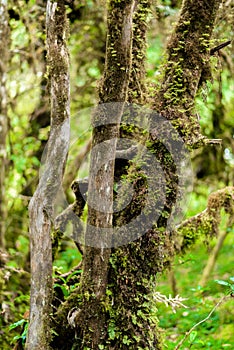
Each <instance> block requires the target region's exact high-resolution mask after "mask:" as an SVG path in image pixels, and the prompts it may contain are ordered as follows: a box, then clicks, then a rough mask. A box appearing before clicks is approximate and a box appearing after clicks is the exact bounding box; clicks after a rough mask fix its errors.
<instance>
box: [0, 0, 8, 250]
mask: <svg viewBox="0 0 234 350" xmlns="http://www.w3.org/2000/svg"><path fill="white" fill-rule="evenodd" d="M8 47H9V27H8V10H7V1H3V0H1V1H0V52H1V63H0V218H1V219H0V249H1V248H3V249H4V247H5V225H6V222H5V219H6V205H7V201H6V198H5V175H6V161H7V150H6V138H7V129H8V127H7V125H8V121H7V90H6V75H7V63H8Z"/></svg>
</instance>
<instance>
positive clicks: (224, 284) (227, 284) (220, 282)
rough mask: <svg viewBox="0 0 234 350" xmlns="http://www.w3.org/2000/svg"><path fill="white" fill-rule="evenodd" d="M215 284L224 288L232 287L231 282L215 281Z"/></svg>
mask: <svg viewBox="0 0 234 350" xmlns="http://www.w3.org/2000/svg"><path fill="white" fill-rule="evenodd" d="M215 282H216V283H218V284H222V285H223V286H228V287H231V284H230V283H229V282H226V281H222V280H215Z"/></svg>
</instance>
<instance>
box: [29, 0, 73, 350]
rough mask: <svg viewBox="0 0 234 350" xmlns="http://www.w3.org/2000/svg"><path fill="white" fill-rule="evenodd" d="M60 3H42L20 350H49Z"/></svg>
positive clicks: (58, 176)
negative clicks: (38, 134) (40, 119)
mask: <svg viewBox="0 0 234 350" xmlns="http://www.w3.org/2000/svg"><path fill="white" fill-rule="evenodd" d="M67 26H68V24H67V18H66V8H65V2H64V1H62V0H61V1H57V2H53V1H50V0H49V1H48V2H47V17H46V28H47V59H48V73H49V79H50V93H51V129H50V138H49V142H48V149H47V156H46V160H45V164H44V168H43V172H42V174H41V177H40V180H39V184H38V187H37V190H36V192H35V194H34V196H33V198H32V199H31V201H30V206H29V216H30V251H31V295H30V322H29V330H28V337H27V343H26V348H27V349H30V350H34V349H35V350H36V349H38V350H39V349H40V350H41V349H45V350H46V349H50V341H51V337H52V334H51V329H50V317H51V312H52V310H51V305H52V294H53V283H52V243H51V226H52V219H53V204H54V201H55V199H56V195H57V193H58V191H59V189H60V187H61V184H62V177H63V173H64V167H65V163H66V158H67V152H68V147H69V116H70V85H69V57H68V51H67V46H66V38H67V29H68V28H67Z"/></svg>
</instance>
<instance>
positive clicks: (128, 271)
mask: <svg viewBox="0 0 234 350" xmlns="http://www.w3.org/2000/svg"><path fill="white" fill-rule="evenodd" d="M220 3H221V1H220V0H211V1H209V2H208V1H202V0H200V1H196V2H195V1H191V0H185V1H184V2H183V5H182V10H181V14H180V17H179V20H178V23H177V26H176V28H175V30H174V32H173V34H172V36H171V39H170V41H169V43H168V47H167V63H166V64H165V66H164V67H163V75H162V78H161V79H162V82H161V86H160V89H158V90H157V91H155V99H154V103H153V108H154V109H155V110H156V111H157V112H160V113H162V115H163V116H164V118H165V119H168V120H169V121H171V122H172V124H173V125H174V126H175V128H176V129H177V131H178V132H179V134H180V136H182V138H183V140H184V142H185V143H186V144H187V145H188V146H191V147H197V146H199V145H200V144H202V136H201V135H200V129H199V124H198V121H197V119H196V117H195V115H194V114H193V106H194V99H195V96H196V93H197V90H198V88H199V85H200V84H201V83H202V82H203V81H204V80H205V79H206V78H207V77H209V53H210V48H209V40H210V38H211V34H212V30H213V27H214V22H215V17H216V14H217V11H218V8H219V5H220ZM108 10H109V12H108V36H107V37H108V40H107V55H106V66H105V72H104V76H103V79H102V82H101V86H100V89H99V101H100V102H105V103H109V102H125V101H126V100H127V98H128V99H129V101H130V102H135V101H137V100H138V99H139V101H140V102H141V103H142V102H144V101H145V96H144V95H145V86H144V84H143V82H142V80H143V79H144V59H145V51H144V50H145V33H146V17H147V14H148V11H149V3H148V2H147V1H145V0H144V1H143V0H142V1H136V2H134V1H130V0H129V1H127V0H125V1H124V0H123V1H114V0H111V1H110V3H109V9H108ZM133 12H134V13H133ZM126 23H127V24H128V25H126ZM132 23H134V26H132ZM124 28H126V29H127V30H128V32H127V33H125V36H124V40H123V37H122V34H123V33H124ZM132 28H134V30H133V29H132ZM132 33H133V35H134V37H133V40H132V39H131V37H132ZM126 40H127V41H126ZM126 43H128V45H126ZM138 50H140V52H137V51H138ZM119 67H121V68H123V69H119ZM130 69H131V74H129V70H130ZM136 77H138V78H140V82H139V81H138V80H137V79H136ZM102 112H103V114H101V115H100V114H99V115H95V116H94V121H95V120H96V119H95V118H97V117H98V118H100V119H103V120H104V121H105V114H104V112H105V109H103V110H102ZM115 115H117V116H119V117H120V116H121V107H120V109H117V111H116V113H115ZM156 121H157V120H156ZM156 121H154V120H152V125H154V123H155V122H156ZM119 122H120V119H118V118H117V119H115V123H113V125H109V126H108V127H103V126H98V127H94V132H93V146H96V145H98V144H99V143H101V142H104V141H105V140H109V139H110V138H113V137H119ZM104 124H105V123H104ZM94 126H95V125H94ZM154 127H155V133H152V134H150V135H148V141H149V144H150V149H151V151H152V152H153V153H154V154H155V155H156V157H157V159H158V160H159V162H160V165H161V167H162V169H163V172H164V175H165V179H166V191H165V192H166V196H165V204H164V208H163V210H162V213H161V215H160V216H159V218H158V220H157V222H154V223H153V225H152V227H151V228H150V229H148V230H147V232H146V233H145V234H144V235H143V236H142V237H140V238H138V239H137V240H135V241H134V242H131V243H128V244H127V245H125V246H122V247H119V248H111V249H110V248H109V247H108V248H105V246H103V247H100V248H97V247H96V248H95V247H90V246H86V249H85V253H84V257H83V274H82V276H81V282H80V286H79V287H78V288H77V289H76V290H75V291H74V292H73V293H72V294H71V295H70V296H69V297H68V298H67V300H66V301H65V302H64V303H62V304H61V305H60V307H59V308H58V311H57V312H56V313H55V315H54V321H55V322H54V328H55V331H56V332H57V333H59V334H58V336H56V337H54V340H53V342H52V348H53V349H63V350H65V349H67V350H68V349H81V350H82V349H95V350H96V349H105V350H107V349H108V350H121V349H122V350H123V349H124V350H125V349H126V350H127V349H130V350H131V349H132V350H135V349H139V350H140V349H152V350H161V349H162V348H163V345H162V343H161V339H160V331H159V330H158V327H157V317H156V307H155V301H154V291H155V288H156V276H157V273H158V272H160V271H162V270H163V269H164V268H165V267H167V266H168V265H169V262H170V260H171V258H172V257H173V255H174V254H175V250H176V248H178V247H179V244H178V247H177V246H176V241H177V238H178V237H177V236H176V232H173V230H171V228H170V225H168V221H169V220H170V217H171V215H172V211H173V207H174V205H175V203H176V201H177V195H178V176H177V175H176V165H175V163H174V162H173V159H172V156H171V155H170V152H169V150H168V149H166V147H164V146H163V145H162V144H161V143H160V142H159V141H158V140H157V138H156V137H155V135H157V125H154ZM175 146H176V143H175ZM115 148H116V143H113V144H112V145H111V147H110V148H109V150H106V153H105V156H106V158H107V159H112V158H114V156H115ZM110 155H112V157H110ZM95 157H96V155H95V152H94V151H93V154H92V156H91V173H90V178H89V188H88V195H89V196H90V197H89V198H92V197H91V196H92V193H91V192H92V191H94V190H95V188H94V187H92V186H94V184H93V181H92V180H93V179H94V174H93V173H92V172H94V171H95V164H96V163H95V160H96V158H95ZM129 169H130V171H129V173H130V176H129V177H128V179H129V180H130V181H132V182H133V183H134V186H135V192H134V195H133V198H132V201H131V205H129V206H128V208H127V210H123V211H122V212H121V213H120V214H118V215H112V214H111V215H105V214H103V212H104V211H100V212H97V211H96V212H95V211H94V210H92V208H91V207H90V208H89V214H88V215H89V217H88V223H89V224H93V226H96V227H103V226H104V227H111V226H113V225H117V226H118V225H119V226H121V224H122V225H124V224H125V223H126V222H128V220H131V218H132V215H133V213H134V212H135V213H138V212H139V211H141V209H142V207H144V205H145V203H144V200H145V195H146V193H147V181H146V179H145V178H144V177H143V176H142V174H141V172H140V171H139V168H138V170H137V167H135V168H134V164H133V165H130V167H129ZM115 170H116V169H114V162H111V161H110V162H108V168H107V169H106V170H105V172H102V170H100V174H99V177H98V187H99V188H100V189H104V193H103V201H104V203H112V202H113V194H112V193H110V192H109V191H107V188H112V187H113V182H114V175H115V173H114V171H115ZM132 175H133V177H132V178H131V176H132ZM110 211H111V210H110ZM141 224H142V225H144V223H139V225H141ZM92 234H93V232H92V230H91V229H90V228H88V230H87V231H86V235H85V243H87V242H90V237H92ZM93 238H94V240H96V239H97V238H98V237H96V236H95V235H93Z"/></svg>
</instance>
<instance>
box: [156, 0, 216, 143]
mask: <svg viewBox="0 0 234 350" xmlns="http://www.w3.org/2000/svg"><path fill="white" fill-rule="evenodd" d="M221 3H222V1H221V0H211V1H203V0H198V1H191V0H184V1H183V4H182V10H181V13H180V17H179V20H178V23H177V25H176V28H175V30H174V32H173V34H172V36H171V38H170V40H169V42H168V45H167V49H166V64H165V66H164V68H163V74H162V81H161V84H160V88H159V90H158V91H157V92H156V100H155V109H156V110H157V111H158V112H160V113H161V114H162V115H163V116H165V117H166V118H167V119H169V120H171V122H172V124H173V125H174V126H175V127H176V128H177V130H178V131H179V132H180V134H181V135H182V137H183V138H184V140H185V142H186V144H187V145H189V146H191V147H198V146H199V145H201V144H202V139H203V137H202V135H201V134H200V126H199V121H198V118H197V116H196V114H195V113H194V111H193V108H194V102H195V101H194V99H195V96H196V93H197V90H198V88H199V86H200V85H201V84H202V82H205V81H206V80H207V79H209V78H210V66H209V65H210V63H209V60H210V39H211V35H212V31H213V28H214V23H215V18H216V15H217V11H218V9H219V6H220V4H221Z"/></svg>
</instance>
